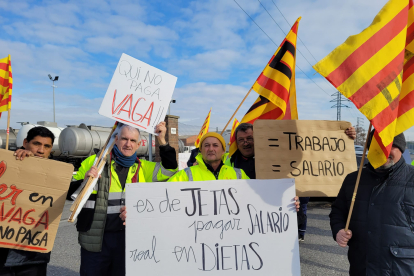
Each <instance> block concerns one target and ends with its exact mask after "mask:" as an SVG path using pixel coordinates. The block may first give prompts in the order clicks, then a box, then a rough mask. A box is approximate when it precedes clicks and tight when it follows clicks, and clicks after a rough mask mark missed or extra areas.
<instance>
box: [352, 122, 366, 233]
mask: <svg viewBox="0 0 414 276" xmlns="http://www.w3.org/2000/svg"><path fill="white" fill-rule="evenodd" d="M371 128H372V123H369V129H368V134H367V139H366V140H365V146H364V153H363V154H362V159H361V163H360V164H359V170H358V176H357V180H356V184H355V189H354V194H353V195H352V201H351V207H350V208H349V213H348V219H347V220H346V225H345V232H346V231H348V227H349V222H350V221H351V216H352V210H353V209H354V204H355V198H356V195H357V191H358V186H359V180H360V179H361V173H362V167H363V166H364V161H365V154H366V152H367V145H368V137H369V134H370V133H371Z"/></svg>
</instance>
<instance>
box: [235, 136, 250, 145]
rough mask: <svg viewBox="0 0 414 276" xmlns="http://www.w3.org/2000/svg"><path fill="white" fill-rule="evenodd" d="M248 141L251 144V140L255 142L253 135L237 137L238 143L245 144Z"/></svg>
mask: <svg viewBox="0 0 414 276" xmlns="http://www.w3.org/2000/svg"><path fill="white" fill-rule="evenodd" d="M246 142H247V143H248V144H250V143H251V142H253V138H252V137H247V138H239V139H237V144H241V145H243V144H244V143H246Z"/></svg>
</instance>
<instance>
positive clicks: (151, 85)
mask: <svg viewBox="0 0 414 276" xmlns="http://www.w3.org/2000/svg"><path fill="white" fill-rule="evenodd" d="M176 82H177V78H176V77H174V76H173V75H170V74H168V73H166V72H163V71H161V70H159V69H157V68H155V67H152V66H150V65H148V64H146V63H144V62H142V61H140V60H137V59H135V58H133V57H131V56H128V55H126V54H122V56H121V59H120V60H119V63H118V65H117V67H116V69H115V72H114V75H113V76H112V80H111V83H110V84H109V87H108V90H107V91H106V94H105V97H104V99H103V101H102V104H101V107H100V109H99V114H101V115H103V116H105V117H108V118H111V119H113V120H116V121H119V122H122V123H125V124H128V125H130V126H133V127H136V128H139V129H142V130H144V131H146V132H149V133H152V134H155V135H158V134H156V133H154V130H155V126H156V125H157V124H158V123H159V122H161V121H162V120H164V118H165V115H166V113H167V109H168V105H169V104H170V101H171V97H172V94H173V91H174V87H175V83H176Z"/></svg>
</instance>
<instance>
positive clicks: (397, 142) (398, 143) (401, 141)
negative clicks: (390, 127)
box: [367, 129, 407, 153]
mask: <svg viewBox="0 0 414 276" xmlns="http://www.w3.org/2000/svg"><path fill="white" fill-rule="evenodd" d="M374 132H375V129H374V130H373V131H371V133H370V134H369V137H368V145H367V147H368V149H369V147H370V146H371V141H372V137H373V136H374ZM392 146H393V147H396V148H398V149H399V150H400V151H401V153H404V151H405V148H406V146H407V142H406V141H405V136H404V133H400V134H398V135H397V136H395V137H394V141H393V142H392Z"/></svg>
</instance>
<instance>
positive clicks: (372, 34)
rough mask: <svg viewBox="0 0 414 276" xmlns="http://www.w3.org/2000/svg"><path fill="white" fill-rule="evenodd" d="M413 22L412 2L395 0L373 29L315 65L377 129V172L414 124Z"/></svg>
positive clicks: (372, 149) (372, 150)
mask: <svg viewBox="0 0 414 276" xmlns="http://www.w3.org/2000/svg"><path fill="white" fill-rule="evenodd" d="M413 22H414V9H413V1H412V0H390V1H389V2H388V3H387V4H386V5H385V6H384V7H383V8H382V10H381V11H380V12H379V13H378V15H377V16H376V17H375V19H374V21H373V22H372V24H371V25H370V26H369V27H368V28H366V29H365V30H364V31H362V32H361V33H360V34H358V35H354V36H351V37H349V38H348V39H347V40H346V41H345V42H344V43H343V44H342V45H340V46H338V47H337V48H336V49H335V50H333V51H332V52H331V53H330V54H329V55H328V56H326V57H325V58H324V59H323V60H321V61H320V62H318V63H317V64H316V65H315V66H314V68H315V70H316V71H318V72H319V73H320V74H321V75H322V76H324V77H325V78H326V79H327V80H328V81H330V82H331V83H332V84H333V85H334V86H335V87H336V88H337V89H338V90H339V91H340V92H341V93H342V94H343V95H344V96H345V97H347V98H348V99H350V100H351V101H352V102H353V103H354V104H355V106H356V107H357V108H358V109H359V111H361V113H362V114H364V115H365V116H366V117H367V118H368V120H370V121H371V123H372V125H373V126H374V128H375V130H376V131H375V134H374V139H373V140H372V143H371V147H370V150H369V153H368V159H369V160H370V163H371V164H372V166H373V167H374V168H377V167H379V166H381V165H383V164H384V163H385V162H386V161H387V158H388V156H389V153H390V150H391V147H392V142H393V140H394V137H395V136H396V135H398V134H400V133H402V132H403V131H405V130H407V129H408V128H410V127H411V126H413V125H414V109H413V107H414V93H413V90H414V76H413V72H414V66H413V64H414V59H412V56H413V53H414V42H413V38H414V24H413Z"/></svg>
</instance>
